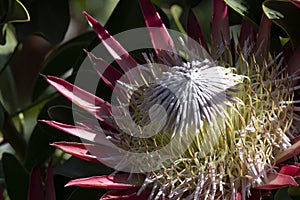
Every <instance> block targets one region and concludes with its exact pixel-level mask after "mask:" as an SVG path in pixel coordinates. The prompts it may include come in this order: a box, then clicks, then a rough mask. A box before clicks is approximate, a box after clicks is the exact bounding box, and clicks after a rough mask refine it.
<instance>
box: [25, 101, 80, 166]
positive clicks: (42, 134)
mask: <svg viewBox="0 0 300 200" xmlns="http://www.w3.org/2000/svg"><path fill="white" fill-rule="evenodd" d="M54 105H65V106H70V102H69V101H67V100H66V99H65V98H63V97H58V98H55V99H52V100H51V101H49V102H48V103H47V104H46V105H45V106H44V107H43V109H42V110H41V112H40V114H39V117H38V119H50V118H49V116H48V109H49V108H50V107H52V106H54ZM62 140H65V141H79V139H78V138H76V137H73V136H71V135H69V134H67V133H64V132H61V131H59V130H57V129H55V128H53V127H51V126H49V125H46V124H43V123H38V124H37V125H36V126H35V128H34V130H33V132H32V134H31V137H30V139H29V142H28V149H27V157H26V159H25V166H26V168H27V169H29V170H30V169H31V168H32V167H33V166H34V165H37V166H42V165H43V164H44V163H45V162H46V161H47V160H48V159H49V157H50V156H51V155H52V154H53V153H54V151H55V148H54V147H52V146H50V144H51V143H52V142H56V141H62Z"/></svg>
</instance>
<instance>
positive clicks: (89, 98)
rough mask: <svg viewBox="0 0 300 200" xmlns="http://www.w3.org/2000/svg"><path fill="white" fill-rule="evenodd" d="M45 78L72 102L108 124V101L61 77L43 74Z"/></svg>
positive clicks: (109, 113)
mask: <svg viewBox="0 0 300 200" xmlns="http://www.w3.org/2000/svg"><path fill="white" fill-rule="evenodd" d="M45 79H46V81H47V82H48V83H49V84H50V85H52V86H53V87H54V88H55V89H56V90H57V91H58V92H60V93H61V94H62V95H64V96H65V97H66V98H67V99H69V100H70V101H72V102H73V103H74V104H76V105H77V106H79V107H81V108H83V109H84V110H86V111H88V112H89V113H91V114H92V115H93V116H95V117H96V118H97V119H98V120H100V121H105V122H106V123H108V124H110V121H109V120H108V119H107V116H110V115H111V112H110V110H111V108H110V104H109V103H108V102H106V101H104V100H103V99H101V98H99V97H97V96H95V95H93V94H91V93H89V92H87V91H85V90H83V89H81V88H79V87H77V86H75V85H73V84H71V83H69V82H67V81H65V80H63V79H61V78H57V77H54V76H45Z"/></svg>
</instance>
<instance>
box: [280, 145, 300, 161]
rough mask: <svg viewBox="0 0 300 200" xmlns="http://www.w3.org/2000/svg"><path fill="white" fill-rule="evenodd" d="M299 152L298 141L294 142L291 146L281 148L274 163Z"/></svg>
mask: <svg viewBox="0 0 300 200" xmlns="http://www.w3.org/2000/svg"><path fill="white" fill-rule="evenodd" d="M299 154H300V141H298V142H296V143H295V144H293V145H292V146H290V147H288V148H287V149H285V150H283V151H282V152H281V153H279V154H278V155H276V157H275V163H281V162H284V161H286V160H288V159H290V158H292V157H294V156H297V155H299Z"/></svg>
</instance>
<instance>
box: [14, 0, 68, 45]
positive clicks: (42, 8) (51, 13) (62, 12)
mask: <svg viewBox="0 0 300 200" xmlns="http://www.w3.org/2000/svg"><path fill="white" fill-rule="evenodd" d="M25 6H26V8H27V9H28V12H29V13H30V22H28V23H26V24H24V23H21V24H20V23H18V24H15V27H16V32H17V38H18V40H19V41H20V40H23V39H24V38H26V37H27V36H29V35H31V34H39V35H42V36H43V37H45V38H46V39H47V40H49V41H50V42H51V43H53V44H57V43H59V42H61V41H62V40H63V38H64V36H65V33H66V31H67V28H68V26H69V21H70V14H69V2H68V0H52V1H48V0H33V1H27V3H26V4H25Z"/></svg>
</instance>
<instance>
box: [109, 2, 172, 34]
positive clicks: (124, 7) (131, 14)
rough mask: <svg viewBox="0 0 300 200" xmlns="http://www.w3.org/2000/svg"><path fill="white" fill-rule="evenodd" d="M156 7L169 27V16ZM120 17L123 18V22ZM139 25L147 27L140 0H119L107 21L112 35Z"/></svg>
mask: <svg viewBox="0 0 300 200" xmlns="http://www.w3.org/2000/svg"><path fill="white" fill-rule="evenodd" d="M156 9H157V11H158V13H159V14H160V17H161V18H162V20H163V22H164V23H165V25H166V26H167V27H168V26H169V21H168V18H167V16H166V15H165V13H164V12H162V10H161V9H159V8H158V7H156ZM120 19H122V22H121V23H120ZM138 27H145V21H144V17H143V14H142V11H141V9H140V6H139V1H138V0H122V1H119V3H118V4H117V6H116V7H115V9H114V11H113V13H112V14H111V16H110V18H109V19H108V21H107V23H106V24H105V28H106V30H108V31H109V33H110V34H111V35H114V34H117V33H120V32H122V31H127V30H129V29H134V28H138Z"/></svg>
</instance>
